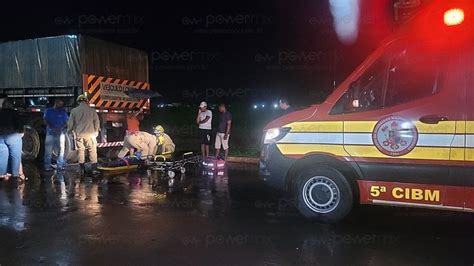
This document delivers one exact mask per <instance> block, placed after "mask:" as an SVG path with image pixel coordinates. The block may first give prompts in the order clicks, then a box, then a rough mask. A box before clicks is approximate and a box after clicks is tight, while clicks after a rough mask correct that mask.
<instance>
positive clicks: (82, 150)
mask: <svg viewBox="0 0 474 266" xmlns="http://www.w3.org/2000/svg"><path fill="white" fill-rule="evenodd" d="M76 148H77V154H78V156H79V166H80V168H81V169H80V170H81V174H84V171H85V166H84V163H85V162H86V147H85V145H84V139H83V138H76Z"/></svg>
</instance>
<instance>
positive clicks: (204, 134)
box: [196, 102, 212, 158]
mask: <svg viewBox="0 0 474 266" xmlns="http://www.w3.org/2000/svg"><path fill="white" fill-rule="evenodd" d="M196 123H197V124H198V125H199V137H200V142H201V153H202V156H203V158H207V157H209V145H210V144H211V131H212V112H211V111H210V110H208V109H207V103H206V102H201V104H200V105H199V110H198V113H197V117H196Z"/></svg>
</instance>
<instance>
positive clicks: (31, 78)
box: [0, 35, 157, 161]
mask: <svg viewBox="0 0 474 266" xmlns="http://www.w3.org/2000/svg"><path fill="white" fill-rule="evenodd" d="M0 93H2V94H5V95H7V96H8V98H10V99H11V101H12V102H13V105H14V107H15V108H16V109H17V110H18V111H19V112H20V114H21V115H22V118H23V119H24V123H25V124H26V125H27V126H26V127H25V136H24V138H23V158H24V159H35V158H36V157H37V156H38V155H39V154H40V150H41V147H42V144H41V143H42V140H43V139H44V138H43V136H44V134H45V125H44V123H43V112H44V110H45V109H46V108H47V107H49V106H51V105H52V104H53V103H54V100H55V99H56V98H61V99H63V100H64V103H65V108H66V111H68V112H69V111H70V110H71V109H72V108H74V107H75V105H76V97H77V96H78V95H80V94H86V95H87V96H88V98H89V100H90V105H91V107H93V108H95V109H96V110H97V112H98V114H99V117H100V120H101V131H100V134H99V137H98V139H97V142H98V148H111V147H119V146H122V144H123V143H122V140H123V137H124V134H125V132H126V127H127V125H126V114H127V113H130V112H131V111H132V110H133V109H135V108H143V109H144V111H145V113H148V112H149V108H150V100H149V97H151V96H152V95H155V96H156V95H157V93H153V92H151V91H150V83H149V73H148V55H147V53H146V52H145V51H140V50H137V49H133V48H129V47H125V46H122V45H118V44H114V43H111V42H107V41H103V40H99V39H96V38H93V37H90V36H84V35H62V36H55V37H46V38H37V39H28V40H20V41H10V42H4V43H0ZM72 139H73V138H72V136H67V140H66V152H65V157H66V159H67V160H69V161H74V160H76V159H77V153H76V152H74V150H73V142H72Z"/></svg>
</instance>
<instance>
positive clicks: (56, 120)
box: [43, 99, 69, 171]
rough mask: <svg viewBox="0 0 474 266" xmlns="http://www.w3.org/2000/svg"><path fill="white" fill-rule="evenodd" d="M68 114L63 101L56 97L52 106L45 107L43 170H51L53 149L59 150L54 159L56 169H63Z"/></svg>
mask: <svg viewBox="0 0 474 266" xmlns="http://www.w3.org/2000/svg"><path fill="white" fill-rule="evenodd" d="M68 118H69V117H68V115H67V113H66V110H64V101H63V100H62V99H56V100H55V101H54V106H53V107H52V108H48V109H46V111H45V112H44V116H43V120H44V123H45V124H46V138H45V140H44V170H45V171H51V170H52V168H51V155H52V153H53V149H54V148H57V149H58V150H59V154H58V158H57V160H56V165H57V170H63V169H64V166H65V164H64V150H65V145H66V135H65V134H64V130H65V129H66V128H67V121H68Z"/></svg>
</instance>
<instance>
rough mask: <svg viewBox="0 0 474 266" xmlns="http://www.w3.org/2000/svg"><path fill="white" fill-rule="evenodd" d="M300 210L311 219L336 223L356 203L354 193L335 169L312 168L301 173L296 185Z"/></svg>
mask: <svg viewBox="0 0 474 266" xmlns="http://www.w3.org/2000/svg"><path fill="white" fill-rule="evenodd" d="M293 195H294V196H295V197H296V198H295V200H296V202H295V204H296V208H297V209H298V211H299V212H300V213H301V214H302V215H303V216H305V217H306V218H308V219H311V220H313V221H317V222H322V223H337V222H339V221H341V220H342V219H343V218H344V217H346V216H347V215H348V214H349V213H350V211H351V210H352V206H353V204H354V196H353V195H354V192H353V189H352V187H351V185H350V183H349V182H348V180H347V179H346V178H345V177H344V175H343V174H342V173H341V172H339V171H338V170H336V169H335V168H332V167H328V166H325V165H316V166H315V165H312V166H311V168H309V169H303V170H301V171H300V172H299V174H298V175H297V177H296V180H295V182H294V185H293Z"/></svg>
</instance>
